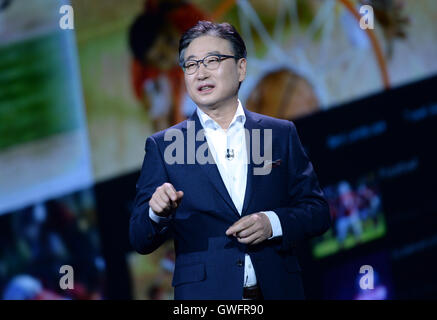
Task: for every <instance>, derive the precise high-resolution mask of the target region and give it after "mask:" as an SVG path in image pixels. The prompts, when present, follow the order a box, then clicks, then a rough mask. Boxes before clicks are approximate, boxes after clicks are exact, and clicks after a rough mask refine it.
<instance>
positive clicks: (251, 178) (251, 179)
mask: <svg viewBox="0 0 437 320" xmlns="http://www.w3.org/2000/svg"><path fill="white" fill-rule="evenodd" d="M244 113H245V114H246V122H245V124H244V127H245V128H246V129H247V132H246V134H249V136H250V138H249V139H248V138H247V137H246V151H247V159H248V162H249V164H248V166H247V180H246V192H245V193H244V202H243V209H242V212H241V216H244V215H246V214H250V213H253V212H247V211H248V208H249V205H250V202H251V200H252V199H253V194H254V192H255V190H256V189H255V186H256V185H257V177H258V176H255V175H253V168H254V163H253V159H252V145H253V143H252V138H253V135H252V130H253V129H261V128H262V127H261V125H260V123H259V122H260V121H261V118H260V117H258V116H257V115H256V114H255V113H253V112H250V111H248V110H247V109H246V108H244ZM260 141H264V132H263V130H260ZM249 144H250V145H249ZM260 148H261V154H264V144H263V143H261V147H260Z"/></svg>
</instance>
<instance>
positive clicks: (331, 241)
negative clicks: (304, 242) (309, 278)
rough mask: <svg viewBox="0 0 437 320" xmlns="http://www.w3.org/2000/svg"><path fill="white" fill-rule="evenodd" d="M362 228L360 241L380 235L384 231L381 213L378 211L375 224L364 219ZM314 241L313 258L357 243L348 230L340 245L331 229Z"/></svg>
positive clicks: (348, 247)
mask: <svg viewBox="0 0 437 320" xmlns="http://www.w3.org/2000/svg"><path fill="white" fill-rule="evenodd" d="M333 227H335V226H333ZM362 228H363V233H362V234H361V241H360V243H366V242H369V241H372V240H374V239H377V238H380V237H382V236H383V235H384V234H385V231H386V225H385V220H384V216H383V214H382V213H380V214H379V215H378V217H377V223H376V225H374V224H373V222H372V221H365V222H364V223H363V225H362ZM315 241H317V243H316V244H315V245H314V247H313V255H314V257H315V258H323V257H325V256H328V255H331V254H334V253H337V252H339V251H341V250H347V249H350V248H353V247H355V246H356V245H358V244H359V243H358V241H357V239H356V238H355V236H354V235H353V234H352V231H350V232H349V234H348V236H347V237H346V239H345V241H344V243H343V247H341V246H340V243H339V242H338V241H337V239H336V238H335V237H334V235H333V232H332V229H331V230H329V231H328V232H327V233H326V234H325V235H323V236H322V237H321V238H319V239H317V240H315Z"/></svg>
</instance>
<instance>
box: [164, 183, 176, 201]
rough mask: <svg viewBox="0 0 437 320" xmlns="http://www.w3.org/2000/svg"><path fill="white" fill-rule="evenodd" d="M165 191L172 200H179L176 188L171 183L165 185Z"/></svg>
mask: <svg viewBox="0 0 437 320" xmlns="http://www.w3.org/2000/svg"><path fill="white" fill-rule="evenodd" d="M164 192H165V194H166V195H167V196H168V198H169V199H170V200H171V201H176V200H177V195H176V190H175V188H174V187H173V186H172V185H171V184H170V183H167V184H165V185H164Z"/></svg>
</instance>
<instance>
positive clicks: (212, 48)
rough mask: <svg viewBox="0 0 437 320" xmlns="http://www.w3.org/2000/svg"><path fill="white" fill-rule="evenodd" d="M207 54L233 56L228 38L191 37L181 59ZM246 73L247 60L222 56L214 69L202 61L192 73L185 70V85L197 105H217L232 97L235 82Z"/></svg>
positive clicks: (235, 90)
mask: <svg viewBox="0 0 437 320" xmlns="http://www.w3.org/2000/svg"><path fill="white" fill-rule="evenodd" d="M210 54H225V55H232V56H233V55H234V53H233V51H232V49H231V43H230V42H229V41H228V40H225V39H222V38H218V37H214V36H202V37H199V38H196V39H194V40H193V41H192V42H191V43H190V45H189V46H188V47H187V49H186V50H185V54H184V61H187V60H190V59H194V60H200V59H203V58H204V57H206V56H208V55H210ZM245 76H246V59H244V58H242V59H239V60H238V62H236V60H235V59H233V58H228V59H224V60H222V61H221V62H220V65H219V67H218V68H217V69H215V70H209V69H207V68H206V67H205V66H204V65H203V64H202V63H199V68H198V69H197V71H196V72H195V73H194V74H186V73H185V84H186V86H187V91H188V94H189V95H190V97H191V99H193V101H194V102H195V103H196V104H197V105H198V106H200V107H202V106H203V107H219V106H220V105H222V104H223V103H226V102H228V101H230V100H231V99H233V98H235V97H236V96H237V93H238V85H239V82H240V81H243V80H244V78H245Z"/></svg>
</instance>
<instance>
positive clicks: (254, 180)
mask: <svg viewBox="0 0 437 320" xmlns="http://www.w3.org/2000/svg"><path fill="white" fill-rule="evenodd" d="M244 112H245V114H246V122H245V128H247V129H248V130H249V131H250V130H251V129H261V140H260V141H264V139H263V131H262V129H272V137H273V139H272V160H279V159H280V162H278V163H277V164H278V165H276V166H273V167H272V169H271V172H270V173H269V174H268V175H254V174H253V168H254V167H261V166H262V165H263V164H259V165H258V164H255V163H254V162H253V161H249V164H248V173H247V186H246V192H245V198H244V205H243V209H242V215H241V216H240V215H239V213H238V211H237V209H236V207H235V205H234V203H233V202H232V199H231V197H230V196H229V194H228V192H227V190H226V187H225V185H224V183H223V180H222V179H221V176H220V173H219V171H218V169H217V166H216V165H215V164H204V165H201V164H199V163H197V162H196V163H195V164H187V161H186V159H187V155H186V154H185V158H184V159H185V162H184V163H185V164H167V163H166V162H165V161H164V150H165V148H166V147H167V146H168V145H170V144H171V143H172V141H165V140H164V133H165V130H164V131H161V132H158V133H156V134H154V135H152V136H151V137H149V138H147V140H146V146H145V151H146V154H145V157H144V162H143V166H142V170H141V175H140V177H139V179H138V183H137V185H136V188H137V193H136V197H135V203H134V208H133V211H132V215H131V219H130V232H129V234H130V241H131V244H132V246H133V247H134V248H135V250H136V251H137V252H139V253H141V254H148V253H151V252H153V251H154V250H155V249H156V248H158V247H159V246H160V245H161V244H162V243H163V242H164V241H165V240H167V239H168V238H173V239H174V243H175V251H176V262H175V270H174V274H173V281H172V285H173V286H174V288H175V299H241V298H242V292H243V277H244V257H245V254H246V253H247V254H249V255H250V257H251V260H252V263H253V266H254V268H255V273H256V277H257V281H258V284H259V286H260V287H261V291H262V294H263V296H264V298H265V299H303V298H304V292H303V286H302V281H301V274H300V272H301V269H300V266H299V264H298V261H297V258H296V256H295V251H294V248H295V247H296V244H297V243H298V242H299V241H301V240H304V239H308V238H310V237H313V236H317V235H320V234H322V233H323V232H325V231H326V230H327V229H328V228H329V226H330V223H331V220H330V214H329V208H328V204H327V202H326V200H325V199H324V197H323V193H322V191H321V189H320V187H319V184H318V180H317V177H316V174H315V173H314V170H313V166H312V164H311V162H310V161H309V159H308V157H307V156H306V154H305V152H304V149H303V147H302V145H301V143H300V140H299V137H298V135H297V132H296V128H295V126H294V124H293V123H292V122H291V121H287V120H280V119H275V118H272V117H268V116H264V115H261V114H257V113H254V112H251V111H249V110H247V109H245V108H244ZM188 120H190V121H194V124H195V130H196V133H197V131H198V130H199V129H202V125H201V123H200V121H199V118H198V116H197V112H194V113H193V115H192V116H191V117H190V118H189V119H188ZM172 128H174V129H180V130H181V132H182V134H183V136H184V138H185V139H186V138H187V120H185V121H183V122H181V123H179V124H177V125H175V126H173V127H172ZM167 130H168V129H167ZM205 141H206V140H205ZM205 141H203V142H201V141H196V143H195V146H196V150H197V148H198V147H199V146H200V145H201V144H203V143H205ZM186 143H187V142H186V141H185V146H186ZM261 151H263V146H261ZM185 152H187V149H185ZM261 154H262V153H261ZM165 182H170V183H171V184H173V186H174V187H175V189H176V190H182V191H183V192H184V196H183V198H182V201H181V203H180V205H179V207H178V208H177V210H176V211H175V213H174V215H173V217H172V219H171V220H170V221H169V222H168V223H166V224H164V225H162V224H159V225H158V224H156V223H155V222H154V221H152V220H151V219H150V218H149V205H148V202H149V200H150V199H151V197H152V194H153V193H154V192H155V190H156V188H157V187H158V186H160V185H162V184H163V183H165ZM269 210H272V211H274V212H275V213H276V214H277V215H278V217H279V221H280V223H281V227H282V232H283V235H282V236H280V237H277V238H273V239H269V240H265V241H263V242H262V243H260V244H257V245H245V244H241V243H239V242H238V241H237V240H236V239H235V237H232V236H230V237H228V236H226V234H225V231H226V229H228V228H229V227H230V226H231V225H232V224H233V223H234V222H236V221H237V220H238V219H240V218H241V217H242V216H245V215H248V214H252V213H255V212H259V211H269Z"/></svg>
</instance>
